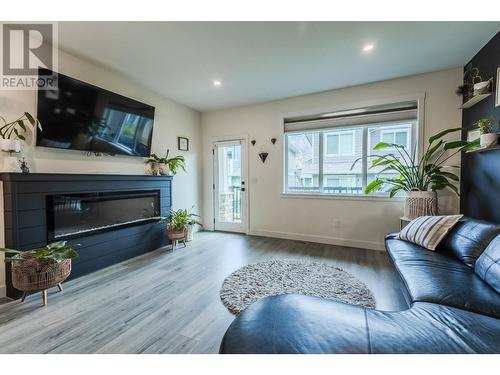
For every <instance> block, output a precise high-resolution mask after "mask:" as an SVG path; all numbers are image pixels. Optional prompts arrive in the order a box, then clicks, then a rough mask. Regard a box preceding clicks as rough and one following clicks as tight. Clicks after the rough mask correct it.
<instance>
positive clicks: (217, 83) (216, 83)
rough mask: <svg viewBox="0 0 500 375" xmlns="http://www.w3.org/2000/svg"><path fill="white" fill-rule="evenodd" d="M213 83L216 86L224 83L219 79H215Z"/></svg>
mask: <svg viewBox="0 0 500 375" xmlns="http://www.w3.org/2000/svg"><path fill="white" fill-rule="evenodd" d="M212 83H213V84H214V86H220V85H222V82H221V81H218V80H215V81H213V82H212Z"/></svg>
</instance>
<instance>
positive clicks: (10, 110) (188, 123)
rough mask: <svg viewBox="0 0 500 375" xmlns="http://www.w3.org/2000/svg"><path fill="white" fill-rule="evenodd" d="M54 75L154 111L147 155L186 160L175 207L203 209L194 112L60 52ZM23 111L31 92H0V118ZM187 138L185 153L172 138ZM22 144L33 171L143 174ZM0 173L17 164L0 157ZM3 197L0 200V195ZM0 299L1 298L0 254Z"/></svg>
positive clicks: (31, 102)
mask: <svg viewBox="0 0 500 375" xmlns="http://www.w3.org/2000/svg"><path fill="white" fill-rule="evenodd" d="M59 71H60V72H61V73H63V74H67V75H69V76H71V77H75V78H78V79H80V80H83V81H85V82H89V83H92V84H95V85H97V86H101V87H104V88H106V89H108V90H111V91H114V92H117V93H120V94H122V95H125V96H128V97H131V98H134V99H136V100H139V101H142V102H145V103H147V104H150V105H153V106H154V107H155V124H154V131H153V145H152V152H155V153H161V154H163V153H164V152H165V151H166V149H167V148H169V149H170V150H171V155H172V153H173V154H174V155H176V154H182V155H184V156H185V157H186V164H187V167H186V169H187V171H188V172H187V173H184V172H182V171H180V172H179V173H178V174H177V175H176V176H175V178H174V180H173V206H174V208H181V207H182V208H190V207H191V206H193V205H194V206H195V210H197V211H198V212H201V209H202V203H201V202H202V189H201V187H202V180H201V176H202V163H201V157H202V155H201V149H202V142H201V126H200V121H201V116H200V113H198V112H197V111H195V110H193V109H190V108H188V107H186V106H183V105H181V104H178V103H176V102H174V101H172V100H169V99H167V98H165V97H162V96H160V95H158V94H155V93H153V92H151V91H149V90H147V89H145V88H142V87H141V86H140V84H137V83H134V82H131V81H130V80H128V79H127V78H125V77H123V76H121V75H119V74H117V73H115V72H113V71H110V70H108V69H106V68H104V67H102V66H98V65H96V64H93V63H90V62H86V61H83V60H81V59H79V58H76V57H74V56H71V55H69V54H67V53H65V52H63V51H60V52H59ZM24 111H28V112H31V113H36V92H34V91H0V115H2V116H3V117H5V118H6V119H7V120H14V119H16V118H17V117H19V116H20V114H22V113H23V112H24ZM178 136H184V137H188V138H189V146H190V151H188V152H181V151H177V137H178ZM29 143H30V145H28V146H26V145H23V151H22V155H23V156H26V159H27V160H28V164H29V166H30V169H31V171H32V172H55V173H59V172H60V173H64V172H72V173H119V174H143V173H145V171H146V166H145V164H144V159H142V158H134V157H122V156H113V157H112V156H103V157H95V156H92V157H88V156H86V155H85V154H84V153H82V152H78V151H65V150H54V149H47V148H41V147H36V148H35V147H34V146H33V139H30V140H29ZM0 154H1V155H0V171H9V170H10V169H11V166H12V164H13V165H14V166H15V165H16V157H13V158H9V157H8V154H5V153H3V152H0ZM2 196H3V195H2ZM0 213H1V215H0V216H1V218H0V224H1V226H0V228H1V230H0V233H1V234H0V236H1V237H0V245H1V246H3V244H4V240H3V235H4V230H3V207H2V206H0ZM0 262H1V264H0V297H1V296H2V295H5V288H4V285H5V278H4V267H3V255H0Z"/></svg>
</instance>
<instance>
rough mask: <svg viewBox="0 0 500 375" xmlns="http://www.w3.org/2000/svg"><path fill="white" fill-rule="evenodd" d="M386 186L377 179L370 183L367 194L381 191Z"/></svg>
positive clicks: (366, 189)
mask: <svg viewBox="0 0 500 375" xmlns="http://www.w3.org/2000/svg"><path fill="white" fill-rule="evenodd" d="M383 185H384V181H382V180H380V179H378V178H376V179H375V180H373V181H372V182H370V183H369V184H368V185H367V186H366V188H365V194H370V193H373V192H376V191H379V190H380V188H381V187H382V186H383Z"/></svg>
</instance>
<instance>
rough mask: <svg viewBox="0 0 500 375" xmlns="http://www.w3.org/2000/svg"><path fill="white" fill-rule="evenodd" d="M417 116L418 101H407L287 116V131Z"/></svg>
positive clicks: (407, 118)
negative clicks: (303, 115) (317, 113)
mask: <svg viewBox="0 0 500 375" xmlns="http://www.w3.org/2000/svg"><path fill="white" fill-rule="evenodd" d="M351 113H352V114H351ZM416 118H417V102H405V103H398V104H393V105H390V106H377V107H368V108H356V109H353V110H349V111H342V112H332V113H327V114H319V115H315V116H309V117H295V118H286V119H285V132H295V131H307V130H318V129H328V128H335V127H345V126H357V125H367V124H377V123H384V122H395V121H406V120H415V119H416Z"/></svg>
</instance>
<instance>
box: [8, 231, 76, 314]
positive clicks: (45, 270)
mask: <svg viewBox="0 0 500 375" xmlns="http://www.w3.org/2000/svg"><path fill="white" fill-rule="evenodd" d="M0 251H2V252H4V253H6V254H9V255H10V256H8V257H6V258H5V262H10V263H11V264H12V267H11V270H12V285H13V286H14V288H16V289H18V290H20V291H22V292H23V296H22V299H21V302H24V300H25V298H26V295H27V294H28V293H29V292H33V291H41V292H42V301H43V304H44V305H46V304H47V295H48V294H47V290H48V289H49V288H52V287H54V286H57V287H58V288H59V290H60V291H62V290H63V288H62V282H63V281H64V280H66V279H67V277H68V276H69V275H70V273H71V259H73V258H74V257H77V256H78V253H77V252H76V251H75V250H74V249H73V248H72V247H71V246H69V245H67V243H66V241H59V242H54V243H50V244H48V245H47V246H45V247H41V248H37V249H32V250H28V251H19V250H13V249H6V248H0Z"/></svg>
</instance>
